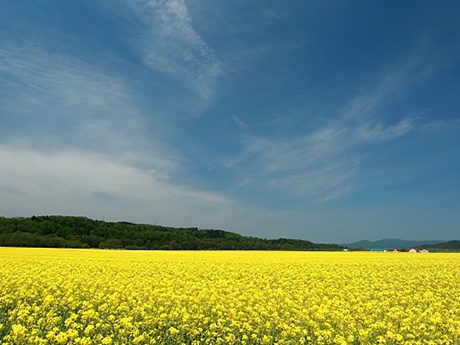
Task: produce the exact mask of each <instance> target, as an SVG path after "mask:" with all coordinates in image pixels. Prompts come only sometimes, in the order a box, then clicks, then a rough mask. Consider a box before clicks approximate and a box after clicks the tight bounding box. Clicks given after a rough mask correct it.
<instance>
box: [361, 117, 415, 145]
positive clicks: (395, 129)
mask: <svg viewBox="0 0 460 345" xmlns="http://www.w3.org/2000/svg"><path fill="white" fill-rule="evenodd" d="M414 126H415V124H414V120H413V119H412V118H404V119H402V120H401V121H400V122H398V123H397V124H395V125H392V126H386V127H385V125H383V124H382V123H378V124H376V125H374V126H372V127H370V125H369V124H367V125H365V126H361V127H360V128H358V129H357V136H358V137H359V138H360V139H363V140H374V141H385V140H391V139H395V138H397V137H400V136H403V135H406V134H407V133H409V132H410V131H411V130H412V129H413V128H414Z"/></svg>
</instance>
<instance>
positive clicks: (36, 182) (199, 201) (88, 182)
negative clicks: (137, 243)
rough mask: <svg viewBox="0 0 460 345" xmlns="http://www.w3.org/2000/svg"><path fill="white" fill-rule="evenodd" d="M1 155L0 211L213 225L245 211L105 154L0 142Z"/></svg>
mask: <svg viewBox="0 0 460 345" xmlns="http://www.w3.org/2000/svg"><path fill="white" fill-rule="evenodd" d="M0 159H1V160H2V161H3V162H8V164H6V165H5V166H4V167H3V168H2V169H1V171H0V208H1V209H2V214H9V215H15V213H14V212H19V213H20V214H50V213H52V214H82V215H87V216H89V217H94V218H99V219H100V218H102V217H103V216H105V217H106V218H107V219H108V220H109V219H111V220H120V219H126V218H128V219H132V218H134V219H135V220H136V221H137V222H150V223H153V222H154V221H161V222H163V224H171V225H176V226H190V225H193V224H197V225H199V226H201V227H204V226H208V227H212V226H218V225H219V224H226V223H228V222H229V220H230V219H232V218H233V217H234V213H238V212H241V213H242V214H244V213H245V211H243V208H239V206H238V205H237V204H236V203H235V202H234V201H232V200H231V199H228V198H225V197H223V196H219V195H217V194H215V193H212V192H206V191H199V190H194V189H191V188H188V187H186V186H179V185H176V184H172V183H170V182H169V181H166V180H164V179H163V178H159V177H158V176H157V175H155V174H152V172H150V171H147V170H143V169H140V168H137V167H133V166H130V165H129V164H125V163H123V162H120V161H115V160H114V159H113V157H110V156H107V155H104V154H98V153H94V152H88V151H81V150H80V151H78V150H63V151H60V152H54V153H44V152H40V151H38V150H35V149H32V148H29V147H13V146H11V145H9V146H6V145H0Z"/></svg>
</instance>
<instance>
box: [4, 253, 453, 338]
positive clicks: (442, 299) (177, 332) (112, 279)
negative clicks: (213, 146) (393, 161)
mask: <svg viewBox="0 0 460 345" xmlns="http://www.w3.org/2000/svg"><path fill="white" fill-rule="evenodd" d="M0 268H1V270H0V343H1V344H107V345H109V344H276V343H278V344H377V343H381V344H460V297H459V296H460V254H434V253H430V254H421V253H418V254H409V253H371V252H365V253H356V252H242V251H228V252H173V251H164V252H162V251H115V250H72V249H24V248H0Z"/></svg>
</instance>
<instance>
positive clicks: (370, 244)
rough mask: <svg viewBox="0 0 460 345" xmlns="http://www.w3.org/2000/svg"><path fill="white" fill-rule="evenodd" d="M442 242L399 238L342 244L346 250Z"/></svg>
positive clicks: (416, 245) (408, 246)
mask: <svg viewBox="0 0 460 345" xmlns="http://www.w3.org/2000/svg"><path fill="white" fill-rule="evenodd" d="M440 242H443V241H434V240H431V241H410V240H401V239H399V238H385V239H383V240H379V241H367V240H365V241H358V242H353V243H348V244H342V245H343V246H346V247H348V248H364V249H378V248H412V247H420V246H428V245H433V244H437V243H440Z"/></svg>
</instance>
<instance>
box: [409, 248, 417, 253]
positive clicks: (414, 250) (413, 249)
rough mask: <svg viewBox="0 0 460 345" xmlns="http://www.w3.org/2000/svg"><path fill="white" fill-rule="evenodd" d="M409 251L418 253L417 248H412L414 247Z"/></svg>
mask: <svg viewBox="0 0 460 345" xmlns="http://www.w3.org/2000/svg"><path fill="white" fill-rule="evenodd" d="M409 253H417V249H415V248H412V249H410V250H409Z"/></svg>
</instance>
